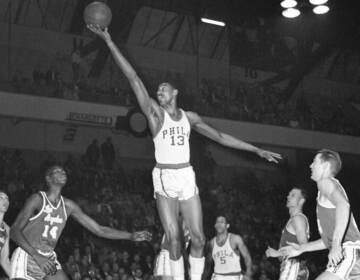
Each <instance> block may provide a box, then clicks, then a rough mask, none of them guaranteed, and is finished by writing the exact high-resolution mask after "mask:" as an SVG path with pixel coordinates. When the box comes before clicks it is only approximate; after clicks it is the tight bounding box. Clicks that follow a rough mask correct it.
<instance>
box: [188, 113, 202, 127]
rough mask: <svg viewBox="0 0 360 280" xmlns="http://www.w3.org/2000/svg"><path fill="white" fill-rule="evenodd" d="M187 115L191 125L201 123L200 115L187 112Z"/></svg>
mask: <svg viewBox="0 0 360 280" xmlns="http://www.w3.org/2000/svg"><path fill="white" fill-rule="evenodd" d="M185 114H186V117H187V118H188V120H189V121H190V123H191V124H196V123H198V122H201V117H200V115H199V114H198V113H196V112H192V111H185Z"/></svg>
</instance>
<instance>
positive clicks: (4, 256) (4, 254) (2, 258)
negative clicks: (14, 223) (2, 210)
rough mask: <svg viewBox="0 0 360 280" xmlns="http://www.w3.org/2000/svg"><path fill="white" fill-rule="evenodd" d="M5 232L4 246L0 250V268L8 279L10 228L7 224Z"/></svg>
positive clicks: (9, 269) (9, 268)
mask: <svg viewBox="0 0 360 280" xmlns="http://www.w3.org/2000/svg"><path fill="white" fill-rule="evenodd" d="M4 224H5V223H4ZM5 230H6V233H7V234H6V240H5V243H4V246H3V248H2V249H1V254H0V264H1V267H2V268H3V269H4V271H5V273H6V275H7V276H8V277H9V278H10V273H11V264H10V259H9V238H10V228H9V226H8V225H7V224H5Z"/></svg>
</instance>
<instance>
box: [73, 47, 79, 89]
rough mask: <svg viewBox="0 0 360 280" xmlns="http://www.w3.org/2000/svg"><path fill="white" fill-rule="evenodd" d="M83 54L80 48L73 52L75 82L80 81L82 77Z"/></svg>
mask: <svg viewBox="0 0 360 280" xmlns="http://www.w3.org/2000/svg"><path fill="white" fill-rule="evenodd" d="M80 64H81V54H80V50H79V49H75V50H74V51H73V53H72V54H71V66H72V70H73V84H76V83H77V82H79V79H80Z"/></svg>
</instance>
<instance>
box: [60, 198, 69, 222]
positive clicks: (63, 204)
mask: <svg viewBox="0 0 360 280" xmlns="http://www.w3.org/2000/svg"><path fill="white" fill-rule="evenodd" d="M61 203H62V206H63V208H64V214H65V220H67V218H68V216H67V212H66V207H65V202H64V198H63V196H61Z"/></svg>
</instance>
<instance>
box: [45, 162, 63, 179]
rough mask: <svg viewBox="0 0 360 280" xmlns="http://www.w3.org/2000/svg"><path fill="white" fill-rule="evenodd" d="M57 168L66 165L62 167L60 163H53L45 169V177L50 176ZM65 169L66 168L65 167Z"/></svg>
mask: <svg viewBox="0 0 360 280" xmlns="http://www.w3.org/2000/svg"><path fill="white" fill-rule="evenodd" d="M56 168H61V169H64V167H62V166H61V165H60V164H54V165H51V166H50V167H48V168H47V169H46V171H45V177H48V176H50V175H51V173H53V171H54V170H55V169H56ZM64 170H65V169H64Z"/></svg>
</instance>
